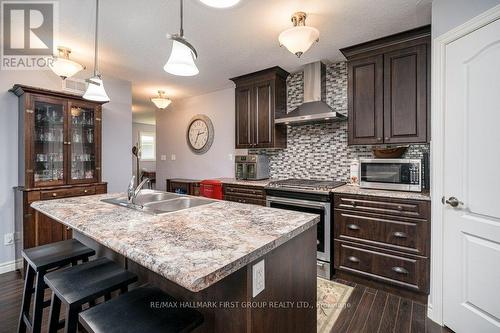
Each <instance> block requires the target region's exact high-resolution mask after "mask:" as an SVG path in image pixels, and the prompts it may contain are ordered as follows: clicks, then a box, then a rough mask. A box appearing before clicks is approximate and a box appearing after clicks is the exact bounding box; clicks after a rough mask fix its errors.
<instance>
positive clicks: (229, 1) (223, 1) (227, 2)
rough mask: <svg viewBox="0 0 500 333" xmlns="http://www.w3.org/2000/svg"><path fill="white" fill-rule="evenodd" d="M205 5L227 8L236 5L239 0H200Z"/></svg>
mask: <svg viewBox="0 0 500 333" xmlns="http://www.w3.org/2000/svg"><path fill="white" fill-rule="evenodd" d="M200 1H201V2H203V3H204V4H205V5H207V6H210V7H215V8H228V7H232V6H234V5H236V4H237V3H238V2H240V0H200Z"/></svg>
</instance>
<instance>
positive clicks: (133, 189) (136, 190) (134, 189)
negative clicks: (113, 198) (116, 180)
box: [127, 176, 150, 205]
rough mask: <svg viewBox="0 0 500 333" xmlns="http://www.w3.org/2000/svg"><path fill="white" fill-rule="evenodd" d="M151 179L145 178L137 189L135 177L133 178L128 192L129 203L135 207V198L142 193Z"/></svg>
mask: <svg viewBox="0 0 500 333" xmlns="http://www.w3.org/2000/svg"><path fill="white" fill-rule="evenodd" d="M149 181H150V179H149V178H144V180H143V181H142V182H140V183H139V185H137V187H134V184H135V176H132V179H130V183H129V185H128V190H127V198H128V202H129V203H131V204H133V205H135V198H137V196H138V195H139V192H141V190H142V188H143V187H144V185H145V184H146V183H149Z"/></svg>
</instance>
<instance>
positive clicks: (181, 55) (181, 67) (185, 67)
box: [163, 0, 200, 76]
mask: <svg viewBox="0 0 500 333" xmlns="http://www.w3.org/2000/svg"><path fill="white" fill-rule="evenodd" d="M180 5H181V6H180V8H181V11H180V14H181V15H180V16H181V29H180V32H179V34H175V35H168V38H169V39H170V40H172V51H171V53H170V57H169V58H168V61H167V63H166V64H165V66H164V67H163V69H164V70H165V72H167V73H170V74H173V75H178V76H193V75H197V74H198V73H199V72H200V71H199V70H198V67H196V64H195V62H194V61H195V60H196V58H198V53H197V52H196V49H195V48H194V46H193V45H191V44H190V43H189V42H188V41H187V40H186V38H184V27H183V26H184V14H183V10H184V1H183V0H180Z"/></svg>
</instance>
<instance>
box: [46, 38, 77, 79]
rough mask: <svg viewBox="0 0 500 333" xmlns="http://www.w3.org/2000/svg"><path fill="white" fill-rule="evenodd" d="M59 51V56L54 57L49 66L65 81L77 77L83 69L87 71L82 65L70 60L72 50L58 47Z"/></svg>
mask: <svg viewBox="0 0 500 333" xmlns="http://www.w3.org/2000/svg"><path fill="white" fill-rule="evenodd" d="M57 51H58V52H59V55H58V56H54V57H53V61H52V62H51V63H50V64H49V67H50V69H52V71H53V72H54V73H56V74H57V76H60V77H61V78H62V79H63V80H65V79H66V78H68V77H71V76H73V75H75V74H76V73H78V72H79V71H81V70H82V69H85V66H83V65H80V64H79V63H77V62H75V61H73V60H69V55H70V53H71V49H70V48H67V47H63V46H59V47H57Z"/></svg>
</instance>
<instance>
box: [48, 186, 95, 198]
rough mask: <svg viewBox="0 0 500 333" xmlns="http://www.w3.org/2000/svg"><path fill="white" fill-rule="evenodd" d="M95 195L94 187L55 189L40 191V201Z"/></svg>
mask: <svg viewBox="0 0 500 333" xmlns="http://www.w3.org/2000/svg"><path fill="white" fill-rule="evenodd" d="M93 194H95V187H94V186H86V187H75V188H68V189H66V188H65V189H57V190H52V191H41V199H42V200H50V199H59V198H69V197H77V196H82V195H93Z"/></svg>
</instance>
